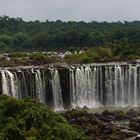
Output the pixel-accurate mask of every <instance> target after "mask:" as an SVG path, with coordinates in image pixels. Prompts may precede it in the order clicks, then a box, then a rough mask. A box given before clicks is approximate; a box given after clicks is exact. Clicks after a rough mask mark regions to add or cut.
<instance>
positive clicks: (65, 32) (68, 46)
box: [0, 16, 140, 66]
mask: <svg viewBox="0 0 140 140" xmlns="http://www.w3.org/2000/svg"><path fill="white" fill-rule="evenodd" d="M66 50H69V51H71V52H72V55H67V56H66V57H65V58H64V59H63V60H61V59H60V58H59V57H58V56H56V55H52V56H51V55H48V54H42V53H38V54H32V55H27V54H26V53H23V52H30V53H32V52H34V51H35V52H43V51H57V52H59V51H61V52H64V51H66ZM79 50H85V52H83V53H76V54H75V53H74V52H75V51H77V52H79ZM5 52H8V53H9V52H10V53H13V52H16V53H14V54H12V55H11V59H10V60H7V59H5V58H3V57H2V58H1V57H0V65H1V66H15V65H30V64H37V65H39V64H48V63H56V62H61V63H62V62H64V63H65V62H67V63H92V62H107V61H129V60H136V59H140V21H133V22H126V21H125V22H123V23H122V22H112V23H107V22H95V21H92V22H89V23H86V22H83V21H81V22H63V21H60V20H58V21H48V20H47V21H46V22H40V21H30V22H25V21H23V20H22V19H21V18H9V17H8V16H3V17H0V53H5Z"/></svg>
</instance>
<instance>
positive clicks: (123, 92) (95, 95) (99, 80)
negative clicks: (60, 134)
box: [0, 64, 140, 111]
mask: <svg viewBox="0 0 140 140" xmlns="http://www.w3.org/2000/svg"><path fill="white" fill-rule="evenodd" d="M0 73H1V76H0V91H1V93H2V94H6V95H9V96H15V97H17V98H19V99H21V98H26V97H29V96H30V97H32V98H34V99H37V100H39V101H40V102H42V103H46V104H48V105H49V106H51V107H52V108H53V109H54V110H55V111H60V110H63V109H65V108H71V107H73V108H75V107H83V106H87V107H88V108H96V107H100V106H109V107H125V106H137V105H139V104H140V66H139V65H131V64H129V65H128V64H125V65H122V64H120V65H119V64H106V65H105V64H104V65H103V64H101V65H100V64H98V65H96V64H95V65H81V66H80V65H79V66H78V65H77V66H61V67H52V66H51V67H40V68H39V67H38V68H35V67H33V68H31V67H30V68H15V69H13V68H12V69H11V70H10V69H8V68H7V69H6V68H5V69H1V70H0Z"/></svg>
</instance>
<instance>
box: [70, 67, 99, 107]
mask: <svg viewBox="0 0 140 140" xmlns="http://www.w3.org/2000/svg"><path fill="white" fill-rule="evenodd" d="M74 71H75V74H74ZM95 85H96V68H94V70H93V71H92V70H91V68H90V67H85V68H84V67H81V68H76V70H73V69H70V92H71V93H70V94H71V98H72V99H71V101H72V103H71V104H72V106H73V107H84V106H87V107H89V108H93V107H97V102H98V101H97V100H96V89H95Z"/></svg>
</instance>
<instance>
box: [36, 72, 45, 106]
mask: <svg viewBox="0 0 140 140" xmlns="http://www.w3.org/2000/svg"><path fill="white" fill-rule="evenodd" d="M34 73H35V82H36V94H37V96H38V99H39V101H40V102H41V103H45V89H44V88H45V87H44V86H43V84H44V83H43V79H42V78H41V72H40V70H35V71H34Z"/></svg>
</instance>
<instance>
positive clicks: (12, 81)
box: [1, 70, 17, 97]
mask: <svg viewBox="0 0 140 140" xmlns="http://www.w3.org/2000/svg"><path fill="white" fill-rule="evenodd" d="M1 73H2V93H3V94H6V95H9V96H14V97H16V95H17V94H16V93H17V80H16V78H15V76H14V74H13V73H11V72H10V71H7V70H6V71H1Z"/></svg>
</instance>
